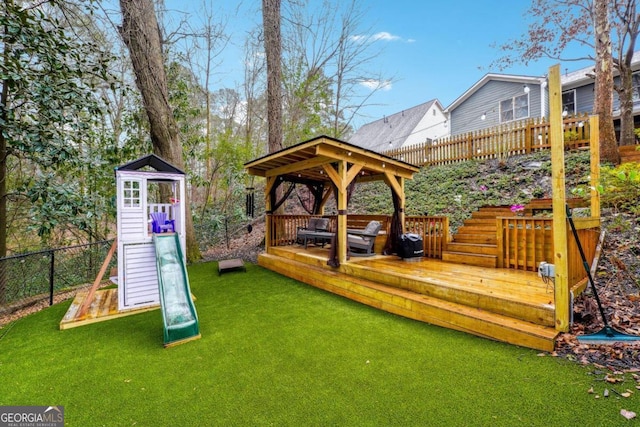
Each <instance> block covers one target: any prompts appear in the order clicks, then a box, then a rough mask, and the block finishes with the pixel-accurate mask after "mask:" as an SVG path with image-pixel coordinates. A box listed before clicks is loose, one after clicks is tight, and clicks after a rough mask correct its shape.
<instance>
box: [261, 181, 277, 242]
mask: <svg viewBox="0 0 640 427" xmlns="http://www.w3.org/2000/svg"><path fill="white" fill-rule="evenodd" d="M277 180H278V177H276V176H270V177H268V178H267V182H266V183H265V186H264V210H265V212H266V215H265V217H264V222H265V224H264V250H265V252H267V253H268V252H269V248H270V247H271V230H272V223H273V212H271V209H272V208H271V189H272V188H273V186H274V185H275V184H276V182H277Z"/></svg>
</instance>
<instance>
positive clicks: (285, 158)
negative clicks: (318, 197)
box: [244, 135, 420, 183]
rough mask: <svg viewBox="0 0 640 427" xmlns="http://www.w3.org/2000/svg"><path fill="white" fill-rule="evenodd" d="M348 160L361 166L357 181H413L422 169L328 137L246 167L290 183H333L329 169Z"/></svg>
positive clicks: (289, 149)
mask: <svg viewBox="0 0 640 427" xmlns="http://www.w3.org/2000/svg"><path fill="white" fill-rule="evenodd" d="M340 160H347V162H348V163H349V164H351V165H358V167H361V169H360V170H359V172H358V180H376V179H384V178H385V176H386V174H388V173H391V174H394V175H397V176H402V177H405V178H411V177H412V176H413V174H414V173H416V172H418V171H419V170H420V169H419V168H418V167H417V166H414V165H411V164H409V163H406V162H403V161H400V160H396V159H394V158H392V157H389V156H385V155H384V154H379V153H375V152H373V151H371V150H367V149H364V148H362V147H357V146H355V145H353V144H350V143H348V142H344V141H340V140H339V139H335V138H331V137H328V136H324V135H323V136H319V137H316V138H313V139H310V140H308V141H304V142H301V143H298V144H296V145H293V146H291V147H287V148H284V149H282V150H279V151H277V152H275V153H271V154H268V155H266V156H263V157H260V158H258V159H255V160H252V161H250V162H247V163H245V165H244V167H245V169H246V170H247V172H248V173H249V174H250V175H255V176H262V177H270V176H279V177H282V179H284V180H285V181H288V182H301V183H302V182H331V177H330V176H329V173H331V171H330V170H329V171H328V170H327V169H331V167H330V165H331V164H332V163H335V162H336V161H340Z"/></svg>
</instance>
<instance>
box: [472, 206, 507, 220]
mask: <svg viewBox="0 0 640 427" xmlns="http://www.w3.org/2000/svg"><path fill="white" fill-rule="evenodd" d="M499 216H515V214H514V213H513V212H511V209H501V210H496V211H488V210H487V211H485V210H479V211H474V212H472V213H471V218H475V219H480V218H483V219H493V220H494V221H495V219H496V217H499Z"/></svg>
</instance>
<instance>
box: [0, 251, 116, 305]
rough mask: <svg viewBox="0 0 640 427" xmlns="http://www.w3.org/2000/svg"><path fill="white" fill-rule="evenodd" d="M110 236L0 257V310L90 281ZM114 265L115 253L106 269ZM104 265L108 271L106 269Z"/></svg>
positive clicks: (91, 281) (103, 257) (94, 275)
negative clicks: (96, 240)
mask: <svg viewBox="0 0 640 427" xmlns="http://www.w3.org/2000/svg"><path fill="white" fill-rule="evenodd" d="M112 243H113V240H103V241H100V242H95V243H89V244H84V245H76V246H67V247H63V248H56V249H47V250H42V251H37V252H30V253H26V254H21V255H14V256H10V257H6V258H0V313H1V312H2V311H4V309H7V308H8V307H10V306H12V305H15V304H18V303H19V302H22V301H29V300H31V299H33V298H38V297H41V298H46V297H47V296H48V298H49V304H50V305H51V304H53V296H54V294H55V293H56V292H59V291H61V290H65V289H69V288H73V287H75V286H78V285H82V284H86V283H93V281H94V280H95V278H96V276H97V274H98V272H99V271H100V268H101V267H102V264H103V262H104V260H105V258H106V256H107V253H108V252H109V249H110V247H111V244H112ZM116 265H117V256H116V255H115V254H114V256H113V258H112V259H111V262H110V265H109V269H110V268H112V267H114V266H116ZM109 269H107V274H108V272H109Z"/></svg>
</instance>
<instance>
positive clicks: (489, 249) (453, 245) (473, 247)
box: [445, 242, 498, 255]
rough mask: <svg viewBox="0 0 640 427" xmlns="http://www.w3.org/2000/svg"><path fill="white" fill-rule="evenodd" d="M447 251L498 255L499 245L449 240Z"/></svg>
mask: <svg viewBox="0 0 640 427" xmlns="http://www.w3.org/2000/svg"><path fill="white" fill-rule="evenodd" d="M445 250H446V251H450V252H464V253H471V254H483V255H496V252H497V251H498V246H497V245H489V244H482V243H460V242H449V243H447V247H446V249H445Z"/></svg>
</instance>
